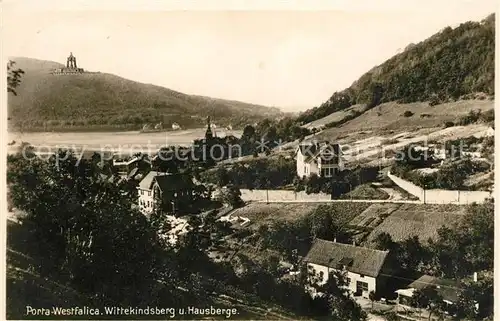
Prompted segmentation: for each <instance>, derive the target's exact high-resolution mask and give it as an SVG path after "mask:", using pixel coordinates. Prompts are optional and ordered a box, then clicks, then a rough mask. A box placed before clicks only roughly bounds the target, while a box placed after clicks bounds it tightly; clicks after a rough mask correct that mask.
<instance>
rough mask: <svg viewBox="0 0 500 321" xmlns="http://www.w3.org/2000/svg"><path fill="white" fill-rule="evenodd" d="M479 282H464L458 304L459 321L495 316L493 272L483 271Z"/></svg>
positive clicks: (469, 280)
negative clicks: (461, 320)
mask: <svg viewBox="0 0 500 321" xmlns="http://www.w3.org/2000/svg"><path fill="white" fill-rule="evenodd" d="M478 274H479V278H478V281H477V282H474V281H473V280H471V279H466V280H463V281H462V284H461V288H460V290H459V294H458V302H457V304H456V314H457V318H458V319H471V320H483V319H485V318H488V317H492V316H493V305H494V300H493V272H492V271H483V272H481V273H478Z"/></svg>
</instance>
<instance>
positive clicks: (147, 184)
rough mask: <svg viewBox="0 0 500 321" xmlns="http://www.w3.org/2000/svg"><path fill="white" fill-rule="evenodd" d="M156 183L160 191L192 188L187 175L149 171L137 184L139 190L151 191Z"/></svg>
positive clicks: (191, 179)
mask: <svg viewBox="0 0 500 321" xmlns="http://www.w3.org/2000/svg"><path fill="white" fill-rule="evenodd" d="M155 182H157V183H158V185H159V187H160V189H161V190H162V191H173V190H182V189H190V188H192V187H193V186H194V182H193V178H192V177H191V175H189V174H180V173H179V174H170V173H162V172H157V171H150V172H149V173H148V174H147V175H146V176H145V177H144V178H143V179H142V180H141V182H140V183H139V189H145V190H151V189H152V188H153V184H154V183H155Z"/></svg>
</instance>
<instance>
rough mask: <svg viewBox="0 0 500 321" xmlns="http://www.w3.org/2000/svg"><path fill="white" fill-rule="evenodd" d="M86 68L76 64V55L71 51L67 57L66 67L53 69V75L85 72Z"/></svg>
mask: <svg viewBox="0 0 500 321" xmlns="http://www.w3.org/2000/svg"><path fill="white" fill-rule="evenodd" d="M83 73H85V70H83V68H78V66H77V65H76V57H75V56H73V53H72V52H70V53H69V56H68V58H67V59H66V67H63V68H56V69H53V70H52V71H51V74H53V75H71V74H83Z"/></svg>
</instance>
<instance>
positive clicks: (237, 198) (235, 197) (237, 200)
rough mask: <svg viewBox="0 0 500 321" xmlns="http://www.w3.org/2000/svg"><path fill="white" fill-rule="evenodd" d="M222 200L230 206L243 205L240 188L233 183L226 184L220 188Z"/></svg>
mask: <svg viewBox="0 0 500 321" xmlns="http://www.w3.org/2000/svg"><path fill="white" fill-rule="evenodd" d="M222 201H223V202H224V203H227V204H229V205H231V206H232V207H240V206H241V205H243V200H242V199H241V191H240V189H239V188H238V187H236V186H234V185H230V186H227V188H224V189H223V190H222Z"/></svg>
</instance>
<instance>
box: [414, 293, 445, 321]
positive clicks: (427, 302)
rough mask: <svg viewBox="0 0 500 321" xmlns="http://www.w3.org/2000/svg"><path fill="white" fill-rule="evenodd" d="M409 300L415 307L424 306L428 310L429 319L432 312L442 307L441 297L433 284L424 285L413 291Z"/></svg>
mask: <svg viewBox="0 0 500 321" xmlns="http://www.w3.org/2000/svg"><path fill="white" fill-rule="evenodd" d="M411 302H412V303H413V304H414V305H415V306H416V307H417V308H424V309H427V310H429V320H431V317H432V313H436V314H437V313H440V312H441V311H443V309H444V305H443V297H442V296H441V295H440V294H439V293H438V292H437V289H436V287H435V286H428V287H424V288H423V289H418V290H415V292H413V296H412V299H411Z"/></svg>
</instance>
